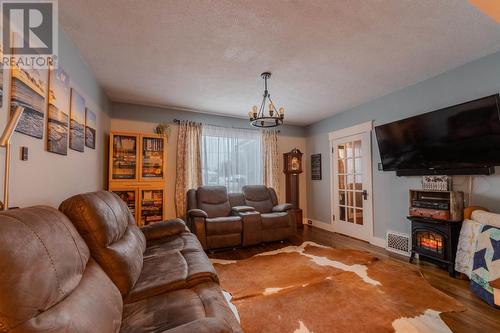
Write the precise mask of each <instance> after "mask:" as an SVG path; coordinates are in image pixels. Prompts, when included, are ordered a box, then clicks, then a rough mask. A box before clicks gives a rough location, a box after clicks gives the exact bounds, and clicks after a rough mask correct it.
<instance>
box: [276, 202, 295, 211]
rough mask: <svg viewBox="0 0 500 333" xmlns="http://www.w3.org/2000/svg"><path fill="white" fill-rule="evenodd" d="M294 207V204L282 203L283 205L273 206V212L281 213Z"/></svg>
mask: <svg viewBox="0 0 500 333" xmlns="http://www.w3.org/2000/svg"><path fill="white" fill-rule="evenodd" d="M292 208H293V205H292V204H290V203H284V204H281V205H276V206H274V207H273V212H275V213H280V212H286V211H288V210H290V209H292Z"/></svg>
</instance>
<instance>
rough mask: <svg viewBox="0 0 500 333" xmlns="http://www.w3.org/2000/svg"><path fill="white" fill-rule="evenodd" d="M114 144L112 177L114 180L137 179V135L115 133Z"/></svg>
mask: <svg viewBox="0 0 500 333" xmlns="http://www.w3.org/2000/svg"><path fill="white" fill-rule="evenodd" d="M112 144H113V156H112V165H111V168H112V169H111V170H112V173H111V178H112V179H113V180H134V179H137V173H136V170H137V137H136V136H132V135H114V136H113V142H112Z"/></svg>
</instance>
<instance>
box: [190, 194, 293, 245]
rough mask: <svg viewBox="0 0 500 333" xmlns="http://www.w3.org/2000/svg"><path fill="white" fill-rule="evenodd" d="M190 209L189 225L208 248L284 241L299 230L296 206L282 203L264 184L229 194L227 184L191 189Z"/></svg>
mask: <svg viewBox="0 0 500 333" xmlns="http://www.w3.org/2000/svg"><path fill="white" fill-rule="evenodd" d="M187 209H188V211H187V216H188V225H189V228H190V229H191V231H192V232H193V233H194V234H195V235H196V236H197V237H198V239H199V241H200V243H201V244H202V246H203V248H204V249H205V250H207V249H216V248H224V247H237V246H248V245H255V244H259V243H261V242H270V241H276V240H284V239H287V238H290V237H291V236H292V235H294V234H295V231H296V229H295V228H296V227H295V223H294V221H293V217H292V215H291V214H290V213H289V212H288V211H289V210H290V209H292V205H291V204H282V205H278V199H277V196H276V192H275V191H274V189H272V188H267V187H265V186H263V185H262V186H260V185H252V186H245V187H243V193H229V194H228V193H227V190H226V188H225V187H224V186H202V187H198V188H197V189H191V190H189V191H188V193H187Z"/></svg>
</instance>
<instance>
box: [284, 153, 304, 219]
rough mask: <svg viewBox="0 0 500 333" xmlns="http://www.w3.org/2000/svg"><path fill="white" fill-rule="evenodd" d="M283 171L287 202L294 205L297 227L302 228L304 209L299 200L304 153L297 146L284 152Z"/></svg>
mask: <svg viewBox="0 0 500 333" xmlns="http://www.w3.org/2000/svg"><path fill="white" fill-rule="evenodd" d="M283 172H284V173H285V179H286V180H285V181H286V185H285V191H286V202H289V203H291V204H292V205H293V215H294V217H295V223H296V224H297V228H302V227H303V224H302V209H300V202H299V175H300V174H301V173H302V153H301V152H300V150H298V149H297V148H295V149H292V151H291V152H289V153H285V154H283Z"/></svg>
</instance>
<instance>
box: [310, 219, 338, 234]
mask: <svg viewBox="0 0 500 333" xmlns="http://www.w3.org/2000/svg"><path fill="white" fill-rule="evenodd" d="M308 221H311V222H312V224H309V223H308ZM305 222H306V223H305V224H307V225H312V226H313V227H316V228H320V229H323V230H327V231H331V232H333V225H332V224H329V223H325V222H322V221H318V220H313V219H310V218H306V219H305Z"/></svg>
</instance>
